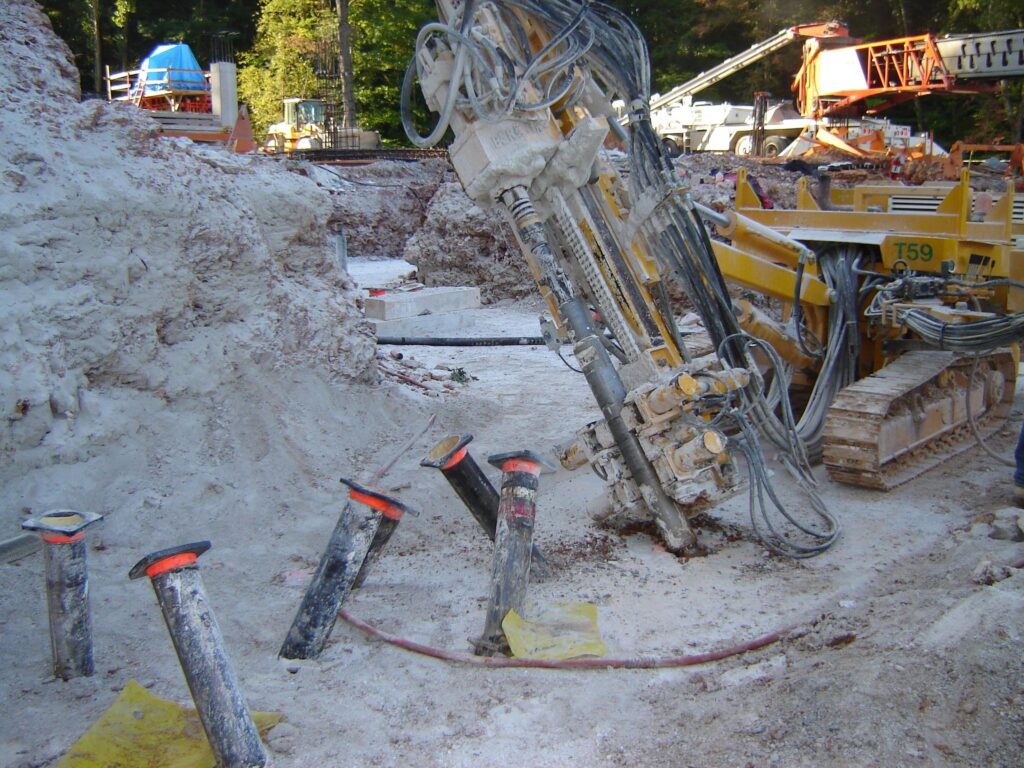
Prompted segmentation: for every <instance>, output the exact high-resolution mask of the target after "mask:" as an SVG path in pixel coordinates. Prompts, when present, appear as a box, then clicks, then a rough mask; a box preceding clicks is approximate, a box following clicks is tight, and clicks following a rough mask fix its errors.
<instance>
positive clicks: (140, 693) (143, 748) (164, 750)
mask: <svg viewBox="0 0 1024 768" xmlns="http://www.w3.org/2000/svg"><path fill="white" fill-rule="evenodd" d="M253 720H254V721H255V722H256V727H257V728H258V729H259V732H260V735H261V736H265V735H266V734H267V731H269V730H270V729H271V728H273V727H274V726H275V725H277V724H278V723H279V722H281V713H280V712H254V713H253ZM216 765H217V761H216V760H215V759H214V757H213V750H211V749H210V743H209V742H208V741H207V740H206V732H205V731H204V730H203V724H202V723H201V722H200V721H199V715H197V714H196V711H195V710H194V709H190V708H188V707H183V706H181V705H179V704H175V703H174V702H173V701H167V700H166V699H161V698H160V697H159V696H154V695H153V694H152V693H150V692H149V691H147V690H146V689H145V688H143V687H142V686H141V685H139V684H138V683H137V682H135V681H134V680H129V681H128V682H127V683H126V684H125V686H124V688H123V689H122V690H121V693H120V694H119V695H118V697H117V700H116V701H114V703H113V704H111V705H110V708H109V709H108V710H107V711H106V712H104V713H103V715H101V716H100V719H99V720H97V721H96V722H95V723H93V725H92V727H91V728H90V729H89V730H88V731H86V732H85V734H83V736H82V738H80V739H79V740H78V741H76V742H75V744H74V745H73V746H72V747H71V749H69V750H68V753H67V754H66V755H64V757H63V758H61V760H60V762H58V763H57V768H216Z"/></svg>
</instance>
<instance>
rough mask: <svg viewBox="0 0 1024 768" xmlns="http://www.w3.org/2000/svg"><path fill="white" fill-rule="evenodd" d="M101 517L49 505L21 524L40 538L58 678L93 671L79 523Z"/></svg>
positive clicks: (87, 674) (86, 576) (82, 525)
mask: <svg viewBox="0 0 1024 768" xmlns="http://www.w3.org/2000/svg"><path fill="white" fill-rule="evenodd" d="M102 518H103V515H97V514H95V513H93V512H77V511H75V510H72V509H54V510H51V511H50V512H46V513H45V514H43V515H41V516H40V517H39V518H38V519H31V520H26V521H25V522H23V523H22V524H21V527H22V528H24V529H25V530H27V531H38V532H39V537H40V538H41V539H42V541H43V563H44V570H45V571H46V607H47V613H48V614H49V618H50V648H51V649H52V651H53V674H54V676H55V677H59V678H60V679H61V680H70V679H71V678H73V677H90V676H91V675H92V674H93V672H94V671H95V664H94V663H93V655H92V617H91V616H90V613H89V572H88V568H87V566H86V550H85V529H86V528H87V527H88V526H90V525H92V524H93V523H95V522H97V521H98V520H101V519H102Z"/></svg>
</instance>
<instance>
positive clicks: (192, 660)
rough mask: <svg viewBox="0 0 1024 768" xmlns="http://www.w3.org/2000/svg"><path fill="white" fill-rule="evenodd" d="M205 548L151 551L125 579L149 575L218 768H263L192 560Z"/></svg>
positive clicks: (197, 545) (255, 736) (194, 545)
mask: <svg viewBox="0 0 1024 768" xmlns="http://www.w3.org/2000/svg"><path fill="white" fill-rule="evenodd" d="M209 548H210V542H208V541H198V542H195V543H192V544H183V545H181V546H178V547H172V548H171V549H163V550H160V551H158V552H153V553H151V554H149V555H146V556H145V557H144V558H142V559H141V560H140V561H139V562H137V563H136V564H135V566H134V567H133V568H132V569H131V571H130V572H129V574H128V576H129V578H132V579H140V578H142V577H143V576H148V577H149V582H150V584H152V585H153V592H155V593H156V600H157V603H159V605H160V610H161V611H162V612H163V614H164V622H165V623H166V624H167V631H168V632H169V633H170V635H171V641H172V642H173V643H174V650H175V652H176V653H177V654H178V661H179V663H180V664H181V670H182V672H184V673H185V681H186V682H187V683H188V688H189V690H190V691H191V692H192V701H193V702H195V705H196V711H197V712H198V713H199V719H200V721H201V722H202V724H203V729H204V730H205V731H206V737H207V739H209V741H210V747H211V748H212V749H213V754H214V756H215V757H216V759H217V765H218V766H220V767H221V768H262V766H265V765H267V762H268V757H267V752H266V750H265V749H264V747H263V743H262V742H261V741H260V736H259V732H258V731H257V730H256V725H255V723H253V720H252V715H251V714H250V712H249V706H248V704H246V701H245V697H244V696H243V695H242V692H241V690H240V689H239V687H238V681H237V680H236V678H235V672H234V670H233V669H232V667H231V660H230V659H229V658H228V656H227V653H225V651H224V638H223V637H222V636H221V633H220V627H218V626H217V620H216V619H215V618H214V615H213V611H212V610H211V609H210V605H209V602H208V601H207V599H206V592H205V590H204V589H203V581H202V577H201V576H200V574H199V566H198V564H197V559H198V558H199V556H200V555H201V554H203V553H204V552H206V550H208V549H209Z"/></svg>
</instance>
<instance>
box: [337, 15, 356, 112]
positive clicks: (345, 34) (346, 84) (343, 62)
mask: <svg viewBox="0 0 1024 768" xmlns="http://www.w3.org/2000/svg"><path fill="white" fill-rule="evenodd" d="M334 4H335V8H336V9H337V11H338V48H339V51H338V58H339V64H340V66H341V106H342V109H343V111H344V115H343V116H342V126H343V127H344V128H355V127H356V100H355V96H354V95H353V93H352V26H351V25H350V24H349V22H348V6H349V0H335V2H334Z"/></svg>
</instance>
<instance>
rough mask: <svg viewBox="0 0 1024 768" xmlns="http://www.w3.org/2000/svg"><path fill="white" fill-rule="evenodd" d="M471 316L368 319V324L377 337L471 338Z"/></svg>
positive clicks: (442, 315)
mask: <svg viewBox="0 0 1024 768" xmlns="http://www.w3.org/2000/svg"><path fill="white" fill-rule="evenodd" d="M473 314H474V313H472V312H441V313H440V314H436V315H434V314H431V315H420V316H419V317H406V318H402V319H400V320H373V319H368V322H369V323H370V325H371V326H372V327H373V330H374V332H375V333H376V334H377V335H378V336H472V335H473V334H474V333H475V331H474V325H475V323H474V320H473Z"/></svg>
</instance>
